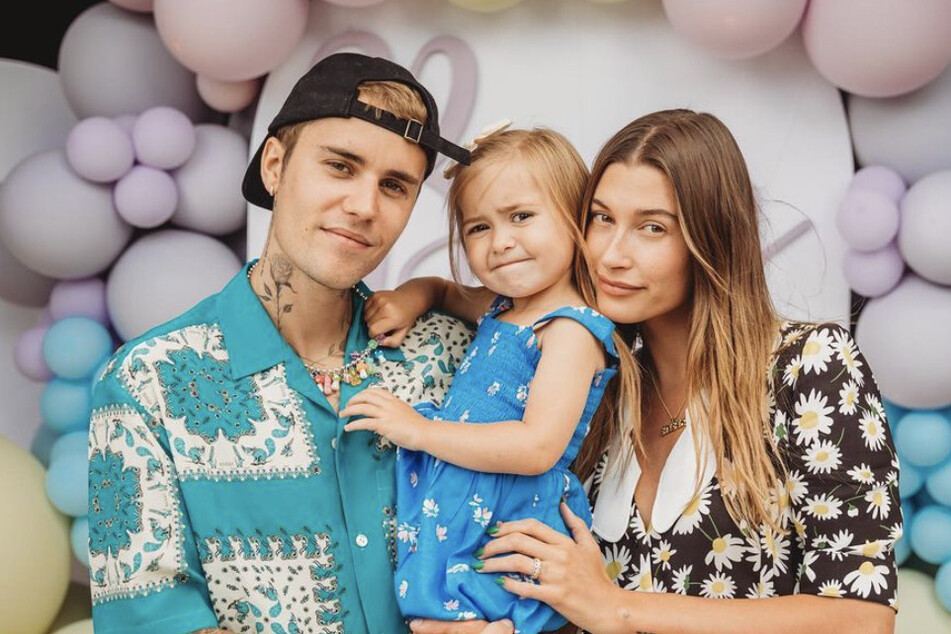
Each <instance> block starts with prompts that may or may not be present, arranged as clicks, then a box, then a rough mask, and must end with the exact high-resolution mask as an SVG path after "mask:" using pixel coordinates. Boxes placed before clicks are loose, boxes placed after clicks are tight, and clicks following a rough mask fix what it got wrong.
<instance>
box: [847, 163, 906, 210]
mask: <svg viewBox="0 0 951 634" xmlns="http://www.w3.org/2000/svg"><path fill="white" fill-rule="evenodd" d="M851 187H852V189H866V190H868V191H872V192H877V193H879V194H882V195H884V196H886V197H887V198H889V199H890V200H893V201H895V202H896V203H897V202H898V201H899V200H901V197H902V196H904V195H905V190H906V189H907V187H906V186H905V180H904V179H903V178H902V177H901V175H900V174H899V173H898V172H896V171H895V170H893V169H892V168H890V167H885V166H884V165H869V166H868V167H863V168H862V169H860V170H859V171H857V172H856V173H855V176H853V177H852V185H851Z"/></svg>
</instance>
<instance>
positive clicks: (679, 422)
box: [651, 381, 687, 437]
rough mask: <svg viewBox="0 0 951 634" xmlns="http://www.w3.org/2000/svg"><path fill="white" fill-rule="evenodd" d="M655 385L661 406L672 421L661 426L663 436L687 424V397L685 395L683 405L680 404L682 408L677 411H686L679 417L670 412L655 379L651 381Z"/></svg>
mask: <svg viewBox="0 0 951 634" xmlns="http://www.w3.org/2000/svg"><path fill="white" fill-rule="evenodd" d="M651 383H653V385H654V392H655V393H656V394H657V398H658V399H659V400H660V404H661V406H662V407H663V408H664V411H665V412H667V418H669V419H670V422H669V423H667V424H666V425H664V426H663V427H661V428H660V435H661V437H663V436H666V435H667V434H670V433H673V432H675V431H677V430H678V429H681V428H682V427H686V426H687V416H686V407H687V397H686V396H685V397H684V402H683V405H681V406H680V409H679V410H677V411H682V412H684V415H683V416H680V417H677V416H674V415H673V414H671V413H670V409H669V408H668V407H667V403H665V402H664V397H663V396H661V395H660V388H659V387H657V383H656V382H655V381H651Z"/></svg>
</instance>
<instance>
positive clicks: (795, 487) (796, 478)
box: [786, 469, 809, 504]
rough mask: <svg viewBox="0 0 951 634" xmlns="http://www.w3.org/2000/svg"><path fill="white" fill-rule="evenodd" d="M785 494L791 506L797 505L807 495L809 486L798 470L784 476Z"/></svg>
mask: <svg viewBox="0 0 951 634" xmlns="http://www.w3.org/2000/svg"><path fill="white" fill-rule="evenodd" d="M786 493H787V494H788V495H789V499H790V500H791V501H792V503H793V504H799V501H800V500H802V499H803V497H805V496H806V494H807V493H809V486H808V484H807V483H806V481H805V479H804V478H803V477H802V474H801V473H800V472H799V470H798V469H796V470H793V471H790V472H789V475H787V476H786Z"/></svg>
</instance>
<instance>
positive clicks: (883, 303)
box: [855, 274, 951, 409]
mask: <svg viewBox="0 0 951 634" xmlns="http://www.w3.org/2000/svg"><path fill="white" fill-rule="evenodd" d="M949 324H951V288H946V287H944V286H939V285H937V284H932V283H931V282H929V281H927V280H924V279H922V278H921V277H918V276H917V275H914V274H907V275H906V276H905V277H904V278H903V279H902V281H901V282H899V284H898V286H896V287H895V289H894V290H892V291H891V292H890V293H888V294H886V295H884V296H882V297H878V298H875V299H871V300H869V302H868V303H867V304H866V305H865V308H864V309H863V310H862V313H861V314H860V315H859V318H858V323H857V325H856V329H855V338H856V341H857V342H858V345H859V348H861V350H862V352H863V353H864V354H865V358H866V359H867V360H868V363H869V366H870V368H871V370H872V373H873V374H874V375H875V378H876V379H877V381H878V385H879V387H880V388H881V391H882V396H884V397H885V398H887V399H888V400H890V401H892V402H894V403H896V404H898V405H901V406H902V407H908V408H912V409H915V408H918V409H925V408H939V407H945V406H946V405H949V404H951V327H949Z"/></svg>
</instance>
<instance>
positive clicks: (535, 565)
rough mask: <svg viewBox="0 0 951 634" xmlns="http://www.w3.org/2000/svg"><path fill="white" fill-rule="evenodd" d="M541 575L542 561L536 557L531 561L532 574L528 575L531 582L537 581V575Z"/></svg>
mask: <svg viewBox="0 0 951 634" xmlns="http://www.w3.org/2000/svg"><path fill="white" fill-rule="evenodd" d="M541 573H542V560H541V559H539V558H538V557H534V558H533V559H532V574H531V575H529V577H530V578H531V580H532V581H538V575H540V574H541Z"/></svg>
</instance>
